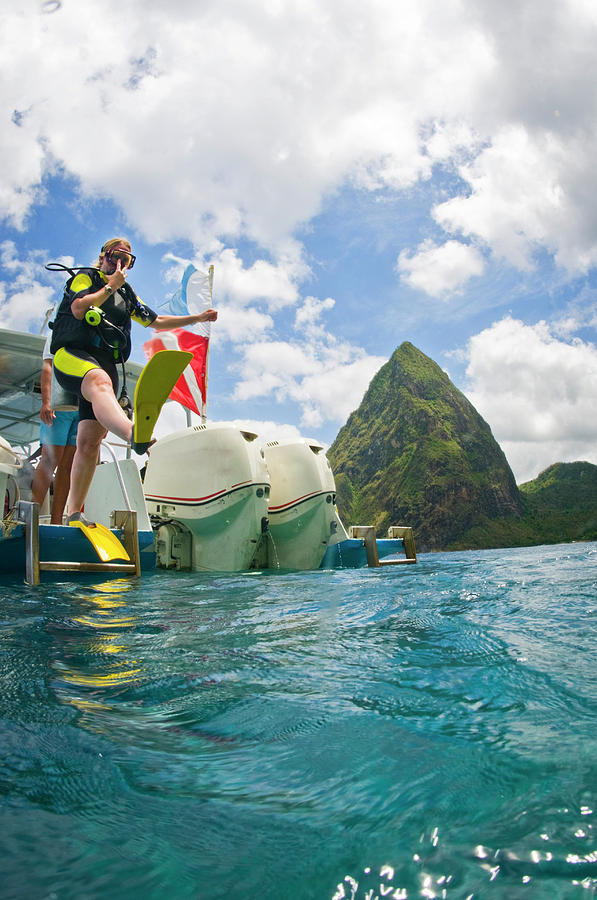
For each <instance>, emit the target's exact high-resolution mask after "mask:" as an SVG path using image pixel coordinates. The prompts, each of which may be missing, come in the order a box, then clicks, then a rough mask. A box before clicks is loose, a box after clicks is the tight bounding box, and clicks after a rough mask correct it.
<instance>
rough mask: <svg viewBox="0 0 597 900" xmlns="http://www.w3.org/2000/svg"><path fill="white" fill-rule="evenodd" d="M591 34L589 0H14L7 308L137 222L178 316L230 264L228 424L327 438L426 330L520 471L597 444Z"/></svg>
mask: <svg viewBox="0 0 597 900" xmlns="http://www.w3.org/2000/svg"><path fill="white" fill-rule="evenodd" d="M596 46H597V4H595V3H594V0H499V2H498V0H442V2H441V3H439V2H437V0H369V2H368V3H366V4H365V3H362V2H359V3H356V2H354V0H259V2H254V0H169V2H168V3H167V4H166V3H164V2H161V0H160V2H158V0H126V3H121V2H114V0H102V2H101V3H100V2H99V0H47V2H40V0H20V2H19V3H18V4H10V5H9V4H8V3H6V0H2V2H0V75H1V77H0V104H1V105H0V110H1V113H0V114H1V116H2V130H1V135H2V140H1V141H0V327H2V328H8V329H14V330H23V331H30V332H33V333H39V332H40V330H41V329H42V327H43V325H44V321H45V319H46V312H47V310H48V309H50V308H51V307H52V306H53V304H54V303H55V302H56V301H57V300H59V299H60V296H61V289H62V285H63V279H62V278H61V276H60V275H58V274H56V273H51V272H47V271H46V270H45V269H44V265H45V263H47V262H49V261H63V262H68V263H70V264H74V265H89V264H92V263H93V262H94V260H95V259H97V255H98V251H99V248H100V246H101V245H102V244H103V243H104V241H105V240H107V239H108V238H110V237H115V236H121V235H122V236H125V237H127V238H128V239H129V240H130V241H131V243H132V245H133V250H134V252H135V253H136V255H137V262H136V264H135V268H134V270H133V271H132V272H131V273H130V276H129V281H130V283H131V284H132V285H133V287H134V288H135V290H136V292H137V293H138V294H139V296H140V297H141V298H142V299H143V300H144V301H145V302H146V303H147V304H148V305H149V306H151V307H152V308H153V309H155V310H156V311H157V312H162V313H164V312H167V311H168V300H169V298H170V297H171V296H172V294H173V293H174V292H175V290H176V288H177V287H178V285H179V283H180V279H181V276H182V272H183V271H184V269H185V267H186V265H187V264H188V263H190V262H192V263H194V264H195V265H196V266H197V268H199V269H202V270H206V269H207V267H208V266H209V265H213V266H214V304H215V306H216V307H217V308H218V310H219V319H218V322H217V324H216V325H215V326H214V328H213V330H212V339H211V349H210V366H209V392H208V417H209V418H210V419H211V420H218V421H220V420H226V421H238V422H242V423H244V424H245V425H250V426H251V427H253V428H254V429H255V430H257V431H259V433H261V434H264V435H267V436H268V437H271V436H272V435H273V434H279V435H281V436H286V435H293V434H296V435H299V434H300V435H303V436H308V437H315V438H317V439H318V440H320V441H322V442H323V443H324V444H326V445H329V444H331V443H332V441H333V440H334V438H335V437H336V435H337V433H338V431H339V429H340V427H341V426H342V425H343V424H344V423H345V422H346V420H347V418H348V416H349V415H350V413H351V412H352V411H353V410H354V409H356V408H357V407H358V405H359V403H360V401H361V399H362V397H363V395H364V392H365V391H366V389H367V386H368V384H369V382H370V380H371V378H372V377H373V375H374V374H375V373H376V372H377V371H378V370H379V368H380V367H381V366H382V365H383V364H384V363H385V362H386V361H387V360H388V359H389V358H390V356H391V355H392V353H393V352H394V350H395V349H396V348H397V347H398V346H399V345H400V344H401V343H402V342H403V341H410V342H411V343H412V344H414V345H415V346H416V347H418V348H419V350H421V351H422V352H423V353H425V354H427V355H428V356H429V357H431V358H432V359H433V360H434V361H435V362H436V363H437V364H438V365H440V366H441V367H442V368H443V369H445V371H446V372H447V373H448V375H449V376H450V378H451V380H452V381H453V382H454V384H455V385H456V386H457V387H458V388H459V389H460V390H461V391H463V393H464V394H465V395H466V396H467V397H468V398H469V400H470V401H471V402H472V403H473V405H474V406H475V407H476V409H477V410H478V411H479V412H480V413H481V415H482V416H483V417H484V418H485V420H486V421H487V422H488V424H489V425H490V427H491V429H492V432H493V434H494V436H495V438H496V440H497V441H498V442H499V444H500V446H501V447H502V449H503V450H504V452H505V454H506V457H507V459H508V461H509V463H510V465H511V467H512V469H513V471H514V474H515V477H516V480H517V482H519V483H521V482H524V481H527V480H529V479H531V478H534V477H536V476H537V474H538V473H539V472H541V471H542V470H543V469H545V468H546V467H547V466H549V465H551V464H552V463H554V462H557V461H563V462H571V461H574V460H588V461H590V462H593V463H597V347H596V343H595V341H596V327H597V203H596V196H595V195H596V187H597V168H596V166H595V159H597V71H596V70H597V55H596V54H595V47H596ZM133 328H134V344H133V354H132V358H133V359H135V360H137V361H139V362H142V361H143V359H144V354H143V342H144V340H147V339H148V338H149V337H150V336H151V334H148V333H147V332H144V330H143V329H142V328H140V327H137V326H134V327H133ZM185 422H186V417H185V414H184V412H183V411H182V409H181V408H180V407H178V406H176V405H175V404H168V409H167V411H166V412H165V413H164V414H163V415H162V417H161V419H160V423H159V426H158V429H161V432H162V433H165V432H167V431H169V430H172V429H173V428H177V427H184V424H185ZM158 433H159V431H158Z"/></svg>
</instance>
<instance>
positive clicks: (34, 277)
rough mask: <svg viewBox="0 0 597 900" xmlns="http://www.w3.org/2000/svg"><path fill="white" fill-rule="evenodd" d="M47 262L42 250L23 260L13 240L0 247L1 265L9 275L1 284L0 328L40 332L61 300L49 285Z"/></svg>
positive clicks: (4, 242)
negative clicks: (46, 316)
mask: <svg viewBox="0 0 597 900" xmlns="http://www.w3.org/2000/svg"><path fill="white" fill-rule="evenodd" d="M42 260H43V262H42ZM45 262H46V259H45V256H44V254H43V251H38V252H33V253H29V254H28V255H27V257H26V258H22V257H20V256H19V254H18V251H17V248H16V246H15V244H14V242H13V241H3V243H2V244H0V266H1V267H2V269H3V270H4V271H5V272H7V273H8V274H9V276H10V277H9V278H8V279H7V280H6V281H4V282H0V328H8V329H10V330H13V331H29V330H30V329H31V328H34V329H35V330H38V329H39V326H40V323H41V322H43V320H44V314H45V313H46V311H47V310H48V309H50V308H51V307H52V306H53V305H54V304H55V303H56V302H57V301H58V300H59V299H60V298H59V296H58V295H57V293H56V289H55V287H53V286H52V285H50V284H48V281H49V279H48V277H47V276H46V275H45V270H44V264H45ZM44 282H45V283H44Z"/></svg>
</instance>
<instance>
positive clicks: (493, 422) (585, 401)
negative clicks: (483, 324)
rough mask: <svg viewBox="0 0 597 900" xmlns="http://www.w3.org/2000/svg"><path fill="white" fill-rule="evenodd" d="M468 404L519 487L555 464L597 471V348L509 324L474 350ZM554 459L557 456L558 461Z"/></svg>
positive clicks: (541, 328) (480, 337) (490, 332)
mask: <svg viewBox="0 0 597 900" xmlns="http://www.w3.org/2000/svg"><path fill="white" fill-rule="evenodd" d="M468 357H469V363H468V368H467V377H468V379H469V389H468V390H467V391H466V393H467V396H468V398H469V399H470V401H471V403H472V404H473V405H474V406H475V408H476V409H477V410H478V411H479V412H480V413H481V415H482V416H483V418H484V419H485V420H486V421H487V422H488V423H489V425H490V426H491V429H492V431H493V433H494V435H495V438H496V440H497V441H498V443H499V444H500V445H501V446H502V448H503V450H504V452H505V453H506V455H507V457H508V460H509V462H510V464H511V466H512V467H513V470H514V473H515V475H516V477H517V480H518V481H523V480H527V479H529V478H533V477H535V476H536V475H537V474H538V472H539V470H540V469H544V468H546V467H547V466H548V465H551V463H554V462H573V461H575V460H577V459H585V460H589V461H590V462H595V463H597V392H596V391H595V384H597V348H596V347H595V346H594V345H593V344H590V343H586V342H584V341H580V340H575V341H573V342H571V343H570V342H566V341H563V340H560V339H558V338H557V337H555V336H554V334H553V333H552V330H551V329H550V327H549V326H548V325H547V324H546V323H545V322H539V323H537V324H536V325H524V324H523V323H522V322H520V321H518V320H516V319H513V318H511V317H506V318H505V319H502V320H501V321H500V322H496V323H495V324H494V325H492V326H491V327H490V328H487V329H485V330H484V331H482V332H480V334H477V335H475V336H474V337H473V338H471V340H470V341H469V344H468ZM552 454H553V455H552Z"/></svg>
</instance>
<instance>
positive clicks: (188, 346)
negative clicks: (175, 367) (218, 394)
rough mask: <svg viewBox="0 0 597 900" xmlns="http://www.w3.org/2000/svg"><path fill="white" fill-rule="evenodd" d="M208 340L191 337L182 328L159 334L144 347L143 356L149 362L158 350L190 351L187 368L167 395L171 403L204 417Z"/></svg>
mask: <svg viewBox="0 0 597 900" xmlns="http://www.w3.org/2000/svg"><path fill="white" fill-rule="evenodd" d="M208 348H209V338H207V337H205V336H204V335H202V334H194V333H193V332H192V331H186V330H185V329H184V328H176V329H175V330H174V331H161V332H159V334H157V335H156V337H154V338H152V339H151V340H150V341H147V342H146V343H145V344H143V349H144V350H145V356H146V357H147V359H150V358H151V357H152V356H153V355H154V354H155V353H158V352H159V351H160V350H189V351H190V352H191V353H192V354H193V358H192V360H191V361H190V363H189V365H188V366H187V367H186V369H185V370H184V372H183V373H182V375H181V376H180V378H179V379H178V381H177V382H176V384H175V385H174V387H173V388H172V393H171V394H170V400H177V401H178V403H182V405H183V406H186V407H187V409H190V410H192V411H193V412H196V413H197V415H198V416H201V415H203V414H204V410H205V403H206V400H207V391H206V388H207V384H206V372H207V351H208Z"/></svg>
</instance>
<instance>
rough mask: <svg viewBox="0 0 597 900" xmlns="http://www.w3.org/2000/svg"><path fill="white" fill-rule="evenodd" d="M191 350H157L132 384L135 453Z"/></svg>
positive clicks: (148, 439)
mask: <svg viewBox="0 0 597 900" xmlns="http://www.w3.org/2000/svg"><path fill="white" fill-rule="evenodd" d="M192 358H193V354H192V353H189V352H187V351H186V350H160V351H158V353H156V354H155V355H154V356H152V357H151V359H150V360H149V361H148V362H147V364H146V365H145V366H144V367H143V371H142V372H141V375H140V376H139V380H138V382H137V385H136V387H135V399H134V403H133V406H134V418H133V440H132V441H131V447H132V449H133V450H134V451H135V453H139V454H141V453H145V452H146V451H147V448H148V447H149V444H150V443H151V436H152V434H153V429H154V427H155V423H156V422H157V419H158V416H159V414H160V412H161V409H162V406H163V405H164V403H165V402H166V400H167V399H168V397H169V396H170V392H171V390H172V388H173V387H174V385H175V384H176V382H177V381H178V379H179V378H180V376H181V375H182V373H183V371H184V370H185V369H186V367H187V365H188V364H189V361H190V360H191V359H192Z"/></svg>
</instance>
